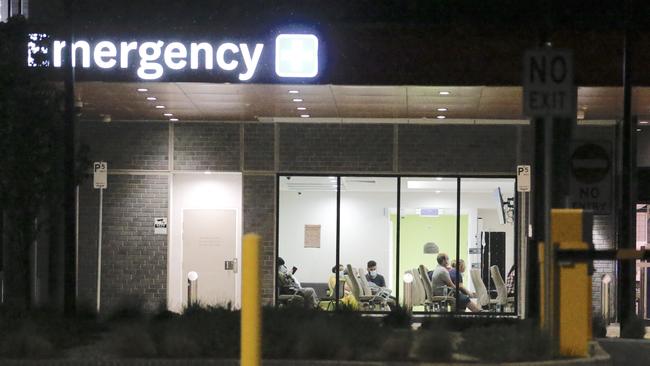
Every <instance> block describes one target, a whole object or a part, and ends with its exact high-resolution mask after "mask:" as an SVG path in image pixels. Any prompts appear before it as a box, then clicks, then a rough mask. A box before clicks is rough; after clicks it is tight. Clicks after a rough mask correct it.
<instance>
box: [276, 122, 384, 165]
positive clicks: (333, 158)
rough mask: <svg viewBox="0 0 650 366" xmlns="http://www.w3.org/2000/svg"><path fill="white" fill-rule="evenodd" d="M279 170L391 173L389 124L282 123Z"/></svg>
mask: <svg viewBox="0 0 650 366" xmlns="http://www.w3.org/2000/svg"><path fill="white" fill-rule="evenodd" d="M279 127H280V137H279V139H280V142H279V143H280V156H279V159H280V170H282V171H324V172H351V171H358V172H391V171H392V170H393V126H392V125H342V124H281V125H279Z"/></svg>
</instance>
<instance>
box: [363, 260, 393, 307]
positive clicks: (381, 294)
mask: <svg viewBox="0 0 650 366" xmlns="http://www.w3.org/2000/svg"><path fill="white" fill-rule="evenodd" d="M357 273H358V275H359V276H358V277H357V278H358V279H359V284H360V285H361V289H362V290H363V295H364V296H371V297H372V299H370V301H369V303H370V306H371V308H372V310H375V307H376V306H379V310H389V307H388V298H389V297H390V290H388V289H380V291H378V292H376V293H374V294H373V293H372V289H371V288H370V284H369V283H368V279H366V269H365V268H363V267H362V268H359V269H358V271H357Z"/></svg>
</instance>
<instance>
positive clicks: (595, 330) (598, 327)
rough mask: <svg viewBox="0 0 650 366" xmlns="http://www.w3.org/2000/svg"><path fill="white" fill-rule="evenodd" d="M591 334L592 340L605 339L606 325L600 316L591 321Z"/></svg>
mask: <svg viewBox="0 0 650 366" xmlns="http://www.w3.org/2000/svg"><path fill="white" fill-rule="evenodd" d="M591 332H592V336H593V337H594V338H605V337H607V325H606V323H605V319H604V318H603V317H602V316H594V317H593V318H592V319H591Z"/></svg>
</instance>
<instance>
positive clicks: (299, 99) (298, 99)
mask: <svg viewBox="0 0 650 366" xmlns="http://www.w3.org/2000/svg"><path fill="white" fill-rule="evenodd" d="M292 100H293V101H294V102H296V103H300V102H302V98H293V99H292Z"/></svg>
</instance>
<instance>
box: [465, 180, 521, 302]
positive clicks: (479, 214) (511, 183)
mask: <svg viewBox="0 0 650 366" xmlns="http://www.w3.org/2000/svg"><path fill="white" fill-rule="evenodd" d="M460 186H461V188H460V199H461V204H460V208H461V209H460V212H461V217H463V218H464V220H466V222H467V224H465V225H461V226H464V228H462V229H461V230H465V232H466V233H467V235H466V237H465V238H466V239H465V240H466V244H465V245H461V250H460V253H461V255H460V257H461V259H462V260H463V261H464V262H465V267H466V269H465V272H464V273H463V280H464V281H463V283H464V284H465V286H466V288H467V290H468V292H470V293H472V294H475V295H476V296H475V301H476V302H477V303H478V305H480V306H481V307H483V308H485V309H488V310H490V311H498V312H514V311H515V306H516V301H515V299H516V290H517V289H516V281H515V278H516V276H517V274H518V272H517V269H516V266H515V263H516V247H515V242H516V238H515V222H514V221H515V180H514V179H495V178H461V185H460ZM461 222H463V220H461ZM472 272H475V273H474V274H472ZM483 288H485V291H486V292H483ZM486 294H487V295H489V296H487V297H486V296H485V295H486Z"/></svg>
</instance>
